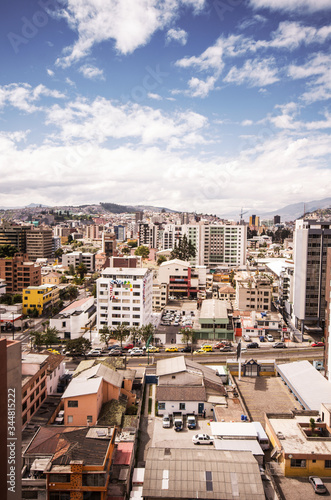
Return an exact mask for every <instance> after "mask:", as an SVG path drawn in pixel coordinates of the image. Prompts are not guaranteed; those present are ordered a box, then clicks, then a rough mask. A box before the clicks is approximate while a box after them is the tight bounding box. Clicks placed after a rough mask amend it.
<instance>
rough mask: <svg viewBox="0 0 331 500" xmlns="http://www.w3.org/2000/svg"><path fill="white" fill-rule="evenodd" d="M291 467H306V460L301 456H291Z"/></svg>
mask: <svg viewBox="0 0 331 500" xmlns="http://www.w3.org/2000/svg"><path fill="white" fill-rule="evenodd" d="M291 467H303V468H304V467H306V460H304V459H301V458H291Z"/></svg>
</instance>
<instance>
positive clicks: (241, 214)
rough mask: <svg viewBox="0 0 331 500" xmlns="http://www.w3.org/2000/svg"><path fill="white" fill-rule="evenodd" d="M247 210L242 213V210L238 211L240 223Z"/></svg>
mask: <svg viewBox="0 0 331 500" xmlns="http://www.w3.org/2000/svg"><path fill="white" fill-rule="evenodd" d="M247 212H248V210H246V211H245V212H244V209H243V208H242V209H241V211H240V214H239V217H240V222H241V221H242V220H243V215H245V214H247Z"/></svg>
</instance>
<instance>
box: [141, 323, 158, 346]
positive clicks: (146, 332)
mask: <svg viewBox="0 0 331 500" xmlns="http://www.w3.org/2000/svg"><path fill="white" fill-rule="evenodd" d="M139 333H140V338H141V339H142V340H143V341H144V342H145V345H146V344H147V341H148V339H149V337H150V336H152V338H151V343H153V340H154V333H155V327H154V325H153V324H152V323H148V324H147V325H143V326H142V327H141V328H140V332H139Z"/></svg>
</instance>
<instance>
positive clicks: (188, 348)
mask: <svg viewBox="0 0 331 500" xmlns="http://www.w3.org/2000/svg"><path fill="white" fill-rule="evenodd" d="M180 352H191V346H190V345H186V346H185V347H183V349H181V350H180Z"/></svg>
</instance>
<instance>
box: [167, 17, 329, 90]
mask: <svg viewBox="0 0 331 500" xmlns="http://www.w3.org/2000/svg"><path fill="white" fill-rule="evenodd" d="M330 38H331V26H323V27H322V28H319V29H317V28H314V27H311V26H304V25H303V24H301V23H298V22H292V21H291V22H290V21H285V22H281V23H280V24H279V26H278V28H277V29H276V30H275V31H273V32H272V33H271V34H270V38H269V40H255V39H254V38H253V37H245V36H244V35H233V34H232V35H230V36H228V37H227V38H226V37H224V36H221V37H219V38H218V39H217V40H216V42H215V44H214V45H212V46H210V47H208V48H207V49H206V50H205V51H203V52H202V53H201V54H200V55H198V56H190V57H184V58H182V59H178V60H177V61H176V63H175V65H176V66H177V67H179V68H183V69H190V70H191V71H192V70H197V71H198V72H199V75H197V74H195V75H193V76H191V78H190V79H189V81H188V87H189V88H188V90H187V91H180V90H178V89H176V90H175V91H173V93H188V94H190V95H191V96H193V97H206V95H208V93H209V92H210V91H211V90H213V89H214V88H215V85H216V82H217V81H218V79H219V78H220V76H221V74H222V73H223V71H224V68H225V66H226V64H228V62H229V61H231V59H233V58H237V57H243V56H245V55H246V56H247V54H254V55H256V54H258V53H259V54H261V55H259V56H258V57H256V58H255V60H248V61H246V63H245V64H244V66H243V67H242V68H240V69H238V68H237V67H236V66H233V67H232V68H231V69H230V71H229V72H228V74H227V76H226V77H225V81H226V82H235V83H247V84H248V85H249V86H251V87H253V86H264V85H271V84H273V83H275V82H277V81H278V80H279V76H278V68H277V62H276V58H275V57H274V56H269V55H268V54H267V53H268V51H269V52H270V51H273V53H274V50H275V49H277V50H282V51H294V50H295V49H298V48H299V47H300V46H302V45H306V46H308V45H312V44H320V45H322V44H324V43H327V41H328V40H329V39H330ZM250 71H252V74H251V75H250ZM201 73H205V74H207V75H208V77H209V78H208V79H203V78H201V76H200V74H201ZM211 78H213V81H212V80H211Z"/></svg>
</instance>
